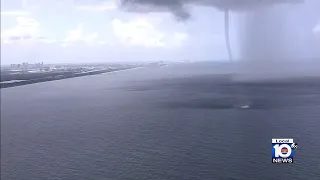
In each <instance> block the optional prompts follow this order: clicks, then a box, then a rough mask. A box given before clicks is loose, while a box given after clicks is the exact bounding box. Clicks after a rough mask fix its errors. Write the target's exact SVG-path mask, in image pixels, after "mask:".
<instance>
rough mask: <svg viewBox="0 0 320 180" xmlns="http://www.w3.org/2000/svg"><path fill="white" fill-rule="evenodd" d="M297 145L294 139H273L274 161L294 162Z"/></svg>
mask: <svg viewBox="0 0 320 180" xmlns="http://www.w3.org/2000/svg"><path fill="white" fill-rule="evenodd" d="M297 147H298V145H297V143H294V142H293V139H272V163H293V155H294V150H295V149H296V148H297Z"/></svg>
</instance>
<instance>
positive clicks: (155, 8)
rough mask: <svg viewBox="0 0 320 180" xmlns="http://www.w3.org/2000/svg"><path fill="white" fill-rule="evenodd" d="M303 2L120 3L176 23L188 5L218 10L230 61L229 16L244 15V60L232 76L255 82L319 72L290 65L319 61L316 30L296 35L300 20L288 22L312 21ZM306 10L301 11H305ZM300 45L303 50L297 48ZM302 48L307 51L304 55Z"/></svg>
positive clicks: (129, 0)
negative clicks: (170, 17)
mask: <svg viewBox="0 0 320 180" xmlns="http://www.w3.org/2000/svg"><path fill="white" fill-rule="evenodd" d="M306 2H307V1H304V0H121V7H122V8H123V9H125V10H126V11H131V12H144V13H148V12H171V13H172V14H174V15H175V16H176V17H177V19H179V20H188V18H189V17H190V16H191V14H190V13H189V11H188V8H189V7H191V6H207V7H213V8H216V9H218V10H221V12H223V13H224V14H225V16H224V18H225V40H226V45H227V47H226V48H227V51H228V56H229V60H230V61H232V59H233V55H232V50H231V45H230V42H229V13H230V12H237V15H244V17H245V18H244V19H245V20H244V21H243V22H242V25H243V28H242V29H241V30H240V37H241V38H242V39H241V60H243V61H241V63H240V66H238V67H240V69H238V70H239V71H237V72H235V73H240V74H241V75H240V76H241V77H246V76H247V75H248V74H249V76H248V77H250V79H252V78H254V79H255V78H260V77H263V78H268V77H283V76H285V75H288V74H291V75H292V74H295V75H297V74H299V75H302V76H304V73H306V74H308V73H309V74H310V73H311V72H316V73H317V72H318V71H317V70H316V69H314V68H313V69H314V70H313V71H311V70H310V68H309V69H308V70H307V69H306V68H304V70H303V71H302V70H301V69H302V66H301V65H296V64H294V63H293V62H295V61H293V60H296V59H299V58H300V60H301V59H302V61H304V58H311V57H317V58H318V54H317V53H316V52H315V51H311V50H312V49H318V48H319V47H315V44H316V43H314V42H315V41H316V38H315V35H314V34H315V33H314V32H317V28H315V29H314V30H313V31H312V28H313V27H310V29H308V28H309V27H306V28H305V29H303V30H301V31H299V32H298V31H296V30H295V29H299V28H300V27H299V26H300V23H299V20H297V21H296V22H294V23H292V22H291V21H292V19H291V20H288V19H290V16H301V17H303V19H304V20H306V21H308V20H309V21H311V20H313V19H315V17H311V16H314V14H313V15H310V14H308V13H301V12H300V11H301V10H303V8H304V7H305V6H304V5H305V4H306ZM314 3H316V1H315V2H314ZM296 4H298V6H296ZM297 7H298V8H297ZM300 7H302V8H300ZM299 8H300V9H299ZM292 9H294V10H292ZM306 9H307V8H305V9H304V10H303V11H305V12H307V11H306ZM301 20H302V19H300V21H301ZM288 21H290V23H291V24H290V23H288ZM295 27H297V28H295ZM300 29H301V28H300ZM301 37H303V38H301ZM299 38H300V39H299ZM305 39H308V40H305ZM302 46H303V48H299V47H302ZM301 49H308V50H309V51H308V50H306V51H305V52H303V51H302V50H301ZM318 50H319V49H318ZM306 52H308V53H306ZM319 52H320V51H319ZM306 54H307V55H306ZM300 62H301V61H300ZM300 62H299V63H300ZM302 64H303V63H302ZM293 66H294V67H293ZM313 67H316V66H315V65H313ZM311 68H312V66H311ZM319 72H320V71H319ZM244 74H245V75H244ZM318 74H319V73H318ZM242 75H244V76H242ZM240 79H241V78H240Z"/></svg>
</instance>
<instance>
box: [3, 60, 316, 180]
mask: <svg viewBox="0 0 320 180" xmlns="http://www.w3.org/2000/svg"><path fill="white" fill-rule="evenodd" d="M227 71H228V67H226V66H225V65H223V64H214V63H190V64H176V65H169V66H166V67H152V68H141V69H133V70H128V71H121V72H113V73H108V74H102V75H95V76H87V77H80V78H74V79H64V80H59V81H53V82H45V83H39V84H31V85H26V86H20V87H14V88H8V89H1V179H2V180H53V179H54V180H65V179H67V180H69V179H70V180H73V179H74V180H88V179H94V180H107V179H110V180H122V179H132V180H182V179H184V180H189V179H190V180H207V179H208V180H209V179H210V180H216V179H222V180H224V179H225V180H238V179H239V180H245V179H252V180H256V179H260V180H264V179H266V180H272V179H277V180H278V179H301V180H318V179H320V172H319V169H320V150H319V149H320V140H319V137H320V81H319V79H318V80H309V81H302V82H269V83H233V82H231V81H230V80H229V77H228V76H225V75H223V74H225V73H226V72H227ZM238 102H240V105H241V103H242V102H245V104H249V105H250V108H248V109H241V108H238V105H239V104H237V103H238ZM280 137H284V138H293V139H294V140H295V141H296V142H297V143H298V145H299V147H298V149H297V150H296V153H295V159H294V161H295V162H294V164H272V163H271V139H272V138H280Z"/></svg>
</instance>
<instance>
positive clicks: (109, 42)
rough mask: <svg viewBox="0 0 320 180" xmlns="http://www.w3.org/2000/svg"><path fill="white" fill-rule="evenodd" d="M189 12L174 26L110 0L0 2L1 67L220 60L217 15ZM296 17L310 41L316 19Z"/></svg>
mask: <svg viewBox="0 0 320 180" xmlns="http://www.w3.org/2000/svg"><path fill="white" fill-rule="evenodd" d="M318 4H319V3H318ZM306 9H307V10H310V12H313V11H315V8H314V6H312V5H310V8H309V9H308V8H305V10H306ZM319 9H320V5H319ZM189 11H190V14H191V18H190V19H189V20H188V21H185V22H177V21H176V18H175V17H174V16H173V15H172V14H171V13H148V14H144V13H139V14H138V13H128V12H124V11H122V10H120V9H119V8H118V5H117V2H116V1H113V0H106V1H103V0H45V1H44V0H1V64H10V63H19V62H23V61H28V62H38V61H43V62H44V63H60V62H109V61H148V60H152V61H156V60H183V59H194V60H221V59H226V58H227V52H226V48H225V42H224V24H223V23H224V20H223V17H224V16H223V13H222V12H221V11H219V10H216V9H214V8H212V7H191V8H189ZM319 12H320V10H319ZM296 14H297V15H296V18H297V20H298V21H299V23H298V24H300V25H301V27H308V28H309V26H310V24H312V27H310V29H307V30H306V31H310V33H311V32H314V35H315V37H316V36H317V35H316V34H317V33H316V32H320V15H319V14H317V13H314V14H313V15H311V16H313V18H311V19H308V20H306V21H304V20H302V18H301V16H303V15H302V14H299V13H296ZM318 15H319V16H318ZM291 16H292V17H290V19H291V20H294V19H295V17H293V15H292V14H291ZM298 16H300V18H298ZM317 16H318V17H317ZM231 18H232V19H231V41H232V42H231V43H232V48H233V51H234V52H235V55H236V57H237V55H238V54H239V44H240V43H239V39H240V37H239V34H238V33H237V32H238V30H239V23H240V22H241V21H240V17H239V15H238V14H232V16H231ZM315 19H317V20H316V21H315ZM317 23H319V24H318V25H317ZM291 28H292V29H294V28H296V24H294V25H292V26H291ZM288 33H290V32H288ZM318 35H319V37H320V34H318ZM319 47H320V46H319ZM319 52H320V49H319Z"/></svg>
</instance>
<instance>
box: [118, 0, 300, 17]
mask: <svg viewBox="0 0 320 180" xmlns="http://www.w3.org/2000/svg"><path fill="white" fill-rule="evenodd" d="M302 1H303V0H121V7H122V8H124V9H125V10H127V11H132V12H172V13H173V14H174V15H176V16H177V17H179V18H181V19H187V18H189V16H190V14H189V12H188V10H187V7H186V5H200V6H211V7H215V8H217V9H220V10H225V9H230V10H234V11H246V10H250V9H252V8H257V7H261V6H267V5H274V4H282V3H297V2H302Z"/></svg>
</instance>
